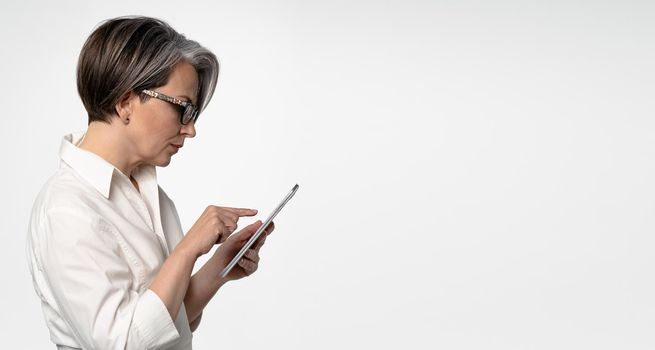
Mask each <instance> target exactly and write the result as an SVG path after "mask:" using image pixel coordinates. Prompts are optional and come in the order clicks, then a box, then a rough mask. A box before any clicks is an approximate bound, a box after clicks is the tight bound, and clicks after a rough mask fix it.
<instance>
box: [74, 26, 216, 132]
mask: <svg viewBox="0 0 655 350" xmlns="http://www.w3.org/2000/svg"><path fill="white" fill-rule="evenodd" d="M182 60H185V61H187V62H189V63H190V64H191V65H193V67H194V68H195V69H196V72H197V73H198V83H199V86H198V96H197V102H196V105H197V106H198V113H200V112H202V111H203V110H204V109H205V107H206V106H207V104H208V103H209V101H210V100H211V98H212V96H213V94H214V90H215V89H216V82H217V80H218V71H219V64H218V59H217V58H216V56H215V55H214V54H213V53H212V52H211V51H209V50H208V49H206V48H204V47H203V46H201V45H200V44H199V43H198V42H196V41H194V40H190V39H187V38H186V37H185V36H184V34H181V33H178V32H177V31H175V30H174V29H173V28H172V27H171V26H170V25H168V24H167V23H166V22H164V21H163V20H160V19H157V18H152V17H143V16H124V17H117V18H112V19H108V20H105V21H103V22H101V23H100V25H99V26H98V27H97V28H96V29H95V30H94V31H93V32H92V33H91V35H89V37H88V38H87V40H86V42H85V43H84V46H83V47H82V51H81V52H80V57H79V60H78V63H77V91H78V93H79V95H80V98H81V99H82V103H83V104H84V108H85V109H86V111H87V113H88V116H89V124H90V123H91V122H92V121H101V122H106V123H109V120H110V118H111V117H112V116H114V115H117V113H116V109H115V107H116V104H117V103H118V102H119V101H120V100H121V99H122V98H123V97H125V96H126V94H128V93H129V92H133V93H135V94H136V95H138V96H139V98H140V100H141V101H142V102H143V101H146V100H147V99H149V98H150V97H149V96H147V95H145V94H143V93H141V91H142V90H143V89H152V88H156V87H160V86H163V85H166V83H167V82H168V78H169V77H170V74H171V72H172V71H173V66H174V65H175V64H177V63H178V62H180V61H182Z"/></svg>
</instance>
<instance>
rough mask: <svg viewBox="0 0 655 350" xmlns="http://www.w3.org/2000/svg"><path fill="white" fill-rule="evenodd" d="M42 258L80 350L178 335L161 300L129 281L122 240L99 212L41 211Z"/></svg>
mask: <svg viewBox="0 0 655 350" xmlns="http://www.w3.org/2000/svg"><path fill="white" fill-rule="evenodd" d="M42 228H43V233H44V235H43V236H42V239H43V240H44V242H43V243H42V244H41V252H40V254H41V261H42V262H43V270H44V272H45V276H46V280H47V283H48V284H49V286H50V289H51V290H52V294H53V296H54V299H55V300H56V302H57V304H58V306H59V309H60V312H61V317H62V318H63V319H64V320H66V322H67V323H68V324H69V325H70V328H71V330H72V331H73V333H74V335H75V338H76V339H77V341H78V342H79V345H80V346H81V347H82V348H84V349H159V348H164V347H167V346H169V345H170V344H171V343H173V342H174V341H176V340H177V339H178V338H179V337H180V334H179V333H178V331H177V328H176V327H175V324H174V323H173V320H172V318H171V316H170V314H169V312H168V309H167V308H166V306H165V305H164V303H163V302H162V300H161V299H160V298H159V297H158V296H157V294H155V293H154V292H153V291H152V290H150V289H145V290H144V291H142V292H141V293H140V292H139V291H138V290H137V286H135V285H133V281H134V278H133V275H132V271H131V269H130V265H129V264H128V261H129V260H128V259H130V257H129V256H128V255H127V253H126V251H125V250H124V249H123V248H122V247H121V245H124V244H125V243H124V242H123V241H121V240H119V238H118V237H117V235H115V234H114V232H113V230H112V228H111V227H110V226H109V224H108V223H106V222H105V221H104V220H103V219H102V218H101V217H99V216H97V215H95V216H93V215H89V214H88V211H76V210H73V209H70V208H64V209H61V208H57V209H50V210H48V211H47V212H46V213H45V215H44V220H43V226H42Z"/></svg>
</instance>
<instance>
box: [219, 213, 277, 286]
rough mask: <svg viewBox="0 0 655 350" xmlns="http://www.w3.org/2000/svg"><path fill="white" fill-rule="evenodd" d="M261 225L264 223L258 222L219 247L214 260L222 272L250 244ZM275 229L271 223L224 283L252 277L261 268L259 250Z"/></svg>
mask: <svg viewBox="0 0 655 350" xmlns="http://www.w3.org/2000/svg"><path fill="white" fill-rule="evenodd" d="M261 225H262V221H261V220H257V221H256V222H254V223H252V224H250V225H248V226H246V227H244V228H243V229H242V230H241V231H239V232H237V233H235V234H233V235H232V236H230V237H229V238H228V239H227V240H226V241H225V242H224V243H223V244H221V245H220V246H219V247H218V249H217V250H216V252H215V253H214V256H213V257H212V258H213V259H215V260H216V261H217V264H218V266H220V270H221V271H222V270H223V269H224V268H225V267H226V266H227V265H228V264H229V263H230V261H232V259H233V258H234V257H235V256H236V255H237V253H238V252H239V251H240V250H241V248H242V247H243V245H244V244H246V242H248V240H249V239H250V237H252V235H254V234H255V232H257V230H258V229H259V227H260V226H261ZM274 229H275V223H274V222H273V221H271V223H270V224H269V225H268V227H266V229H265V230H264V232H262V234H261V235H260V236H259V238H257V241H255V243H254V244H253V245H252V246H251V247H250V248H249V249H248V250H246V253H245V254H244V255H243V257H242V258H241V259H240V260H239V262H238V263H237V264H236V266H234V268H232V270H230V272H229V273H228V274H227V276H225V281H224V282H228V281H234V280H238V279H240V278H243V277H246V276H249V275H252V274H253V273H254V272H255V271H256V270H257V267H258V266H259V249H261V247H262V246H263V245H264V242H265V241H266V236H268V235H270V234H271V232H273V230H274Z"/></svg>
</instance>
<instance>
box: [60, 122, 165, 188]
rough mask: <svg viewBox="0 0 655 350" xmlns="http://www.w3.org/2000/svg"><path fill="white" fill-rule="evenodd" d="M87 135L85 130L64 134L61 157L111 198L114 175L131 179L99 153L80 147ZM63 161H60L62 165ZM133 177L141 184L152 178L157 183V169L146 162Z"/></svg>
mask: <svg viewBox="0 0 655 350" xmlns="http://www.w3.org/2000/svg"><path fill="white" fill-rule="evenodd" d="M85 135H86V132H84V131H82V132H74V133H70V134H67V135H64V137H63V139H62V140H61V146H60V147H59V158H60V159H61V161H64V162H65V163H66V164H68V166H70V167H71V168H72V169H73V170H74V171H75V172H77V173H78V174H79V175H80V176H81V177H82V178H83V179H84V180H86V181H87V182H88V183H89V184H91V185H92V186H93V187H94V188H95V189H96V190H98V192H100V193H101V194H102V195H103V196H104V197H105V198H107V199H109V192H110V190H111V184H112V178H113V177H114V175H116V176H119V177H123V178H124V179H125V180H127V181H129V178H128V177H127V175H125V174H123V172H121V171H120V170H119V169H118V168H116V167H115V166H114V165H113V164H111V163H109V162H108V161H106V160H105V159H104V158H102V157H100V156H99V155H97V154H95V153H93V152H89V151H87V150H84V149H81V148H79V147H78V145H79V144H80V143H81V142H82V140H83V139H84V136H85ZM61 161H60V162H59V165H60V166H61ZM132 177H134V179H135V180H136V181H137V182H138V183H139V186H141V184H145V183H149V182H151V181H150V180H154V183H156V182H157V171H156V168H155V166H154V165H151V164H144V165H141V166H139V167H138V168H136V169H134V171H132Z"/></svg>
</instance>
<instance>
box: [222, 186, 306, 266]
mask: <svg viewBox="0 0 655 350" xmlns="http://www.w3.org/2000/svg"><path fill="white" fill-rule="evenodd" d="M298 187H299V186H298V184H296V185H295V186H293V188H291V191H289V194H287V195H286V197H284V199H283V200H282V202H281V203H280V204H279V205H278V206H277V208H275V210H273V212H272V213H271V215H269V216H268V219H266V221H264V223H263V224H262V225H261V226H260V227H259V228H258V229H257V232H255V234H254V235H252V237H250V239H249V240H248V242H246V244H244V245H243V247H242V248H241V250H240V251H239V252H238V253H237V255H236V256H235V257H234V259H232V261H230V263H229V264H227V266H225V268H224V269H223V271H222V272H221V278H225V276H227V274H228V273H230V270H232V268H233V267H234V266H235V265H236V264H237V263H238V262H239V259H241V258H242V257H243V254H245V253H246V251H247V250H248V249H249V248H250V247H251V246H252V245H253V244H254V243H255V241H256V240H257V238H258V237H259V236H260V235H261V234H262V232H264V230H265V229H266V226H268V224H270V223H271V221H273V218H274V217H275V215H277V213H279V212H280V210H282V208H284V205H285V204H287V202H288V201H289V199H291V197H293V195H294V194H296V191H298Z"/></svg>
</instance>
